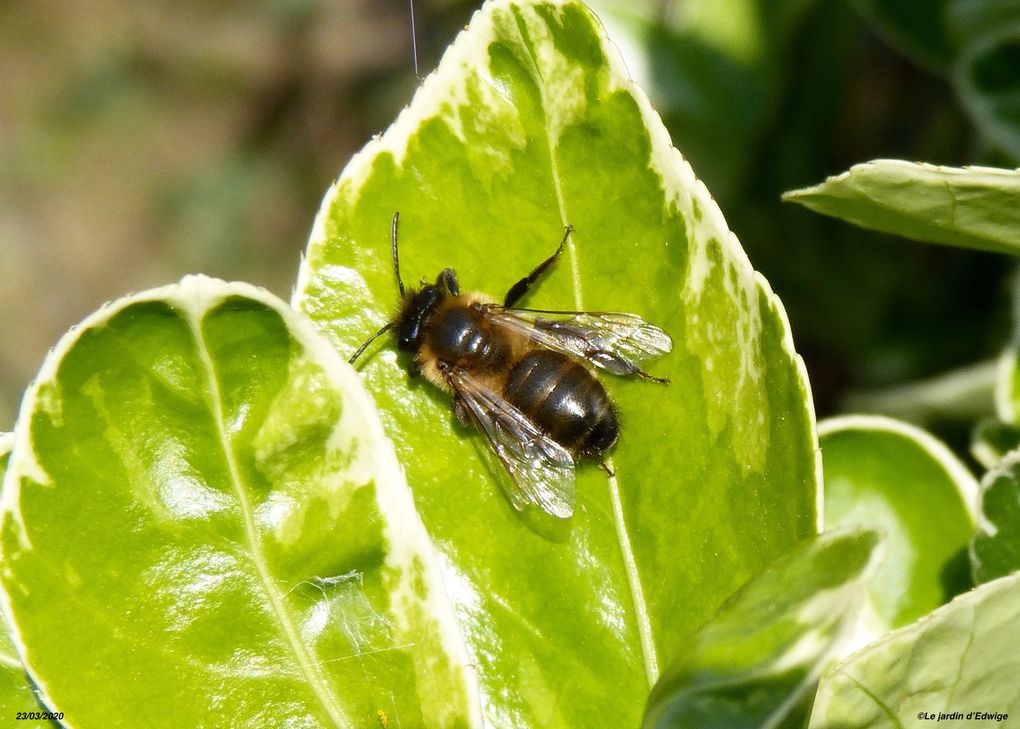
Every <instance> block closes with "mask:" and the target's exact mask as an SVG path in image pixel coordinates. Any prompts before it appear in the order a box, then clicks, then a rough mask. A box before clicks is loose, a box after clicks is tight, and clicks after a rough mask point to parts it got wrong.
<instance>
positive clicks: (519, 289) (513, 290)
mask: <svg viewBox="0 0 1020 729" xmlns="http://www.w3.org/2000/svg"><path fill="white" fill-rule="evenodd" d="M573 230H574V226H572V225H568V226H567V227H566V228H565V229H564V231H563V240H561V241H560V245H559V247H558V248H557V249H556V252H555V253H553V254H552V255H551V256H549V257H548V258H546V259H545V260H544V261H542V262H541V263H540V264H538V266H536V267H535V270H534V271H532V272H531V273H529V274H528V275H527V276H525V277H524V278H522V279H521V280H520V281H518V282H517V283H515V284H514V285H513V286H511V287H510V290H509V291H507V292H506V296H505V297H503V306H505V307H506V308H508V309H509V308H510V307H512V306H513V305H514V304H516V303H517V302H518V301H520V300H521V298H523V296H524V294H526V293H528V289H530V288H531V285H532V284H533V283H535V282H536V281H538V279H539V277H540V276H541V275H542V274H543V273H545V270H546V269H547V268H549V266H551V265H553V264H554V263H556V259H557V258H559V257H560V254H561V253H563V249H564V248H566V246H567V241H568V240H570V234H571V232H572V231H573Z"/></svg>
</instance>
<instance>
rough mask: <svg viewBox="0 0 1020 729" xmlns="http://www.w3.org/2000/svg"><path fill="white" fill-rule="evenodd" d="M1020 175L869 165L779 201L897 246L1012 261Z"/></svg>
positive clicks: (1019, 247)
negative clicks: (952, 249)
mask: <svg viewBox="0 0 1020 729" xmlns="http://www.w3.org/2000/svg"><path fill="white" fill-rule="evenodd" d="M1017 196H1020V172H1018V171H1016V170H1000V169H994V168H990V167H964V168H958V167H937V166H935V165H929V164H922V163H915V162H904V161H902V160H882V159H880V160H875V161H873V162H867V163H865V164H860V165H854V166H853V167H851V168H850V169H849V170H848V171H847V172H844V173H843V174H841V175H837V176H835V177H830V178H828V179H827V180H826V181H825V182H823V183H822V184H820V185H816V186H815V187H808V188H805V189H803V190H794V191H793V192H788V193H786V194H785V195H784V196H783V199H785V200H790V201H792V202H797V203H800V204H801V205H804V206H805V207H807V208H810V209H811V210H814V211H816V212H819V213H823V214H824V215H832V216H833V217H837V218H842V219H843V220H847V221H849V222H851V223H854V224H855V225H859V226H861V227H862V228H870V229H871V230H878V231H882V232H883V233H893V234H895V235H901V236H903V237H904V238H911V239H913V240H919V241H925V242H929V243H941V244H944V245H950V246H959V247H961V248H974V249H977V250H982V251H992V252H995V253H1008V254H1010V255H1014V256H1016V255H1020V239H1018V238H1017V235H1016V231H1017V230H1018V229H1020V206H1017V204H1016V201H1017Z"/></svg>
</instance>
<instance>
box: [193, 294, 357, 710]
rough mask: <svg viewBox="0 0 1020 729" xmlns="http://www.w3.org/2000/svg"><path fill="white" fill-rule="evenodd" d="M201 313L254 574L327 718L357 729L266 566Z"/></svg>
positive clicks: (206, 364) (211, 394)
mask: <svg viewBox="0 0 1020 729" xmlns="http://www.w3.org/2000/svg"><path fill="white" fill-rule="evenodd" d="M200 317H201V312H198V311H192V312H189V314H188V317H187V318H188V323H189V325H190V327H191V330H192V333H193V335H194V337H195V346H196V348H197V349H198V353H199V357H200V358H201V361H202V367H203V369H204V374H205V377H206V385H207V386H206V389H205V395H206V399H207V402H208V405H209V407H210V409H211V410H212V411H213V419H214V420H215V421H216V434H217V437H218V438H219V441H220V447H221V448H222V449H223V454H224V458H225V460H226V463H227V469H228V471H229V473H230V483H231V486H232V487H233V489H234V493H235V494H236V496H237V500H238V503H239V504H240V510H241V514H242V517H243V522H244V536H245V542H246V547H247V550H248V553H249V554H250V555H251V560H252V563H253V564H254V565H255V571H256V573H257V574H258V576H259V581H260V582H261V583H262V588H263V590H264V591H265V594H266V597H267V599H268V600H269V604H270V607H271V608H272V612H273V616H274V617H275V618H276V621H277V623H278V625H279V626H280V630H281V631H282V632H283V635H284V637H285V638H286V642H287V645H288V646H289V647H290V649H291V652H292V653H293V654H294V659H295V661H296V662H297V664H298V667H299V668H300V669H301V672H302V674H303V675H304V677H305V679H306V680H307V682H308V685H309V687H310V688H311V689H312V692H313V693H314V694H315V697H316V698H317V699H318V700H319V703H320V704H321V706H322V708H323V709H324V710H325V712H326V714H327V715H328V716H329V718H330V719H331V720H332V721H333V724H334V725H336V726H337V727H342V729H355V727H354V724H353V723H352V722H351V721H350V719H349V718H348V717H347V715H346V713H345V712H344V710H343V709H342V708H341V706H340V702H339V700H338V698H337V697H336V695H335V694H334V693H333V692H332V690H331V689H330V686H329V683H328V682H327V681H326V678H325V676H323V675H322V672H321V671H320V670H319V668H318V665H317V663H316V662H315V661H314V660H313V658H312V656H311V655H309V652H308V649H307V647H306V646H305V644H304V642H303V641H302V640H301V636H300V632H299V631H298V628H297V626H296V625H295V622H294V618H293V616H292V615H291V614H290V611H289V610H288V609H287V606H286V604H285V602H284V595H283V594H282V593H281V592H280V590H279V588H278V587H277V585H276V582H275V581H274V579H273V576H272V573H271V572H270V570H269V565H268V564H266V561H265V558H264V556H263V554H262V549H261V540H260V539H259V534H258V530H257V529H256V528H255V518H254V510H253V509H252V505H251V502H250V501H249V499H248V493H247V488H246V485H245V484H244V483H243V482H242V480H241V475H240V469H239V468H238V465H237V460H236V457H235V455H234V450H233V447H232V446H231V444H230V439H229V438H228V436H227V432H226V428H225V422H226V421H225V419H224V415H223V397H222V393H221V392H220V386H219V380H218V379H217V377H216V367H215V365H214V364H213V360H212V354H211V353H210V351H209V348H208V346H207V345H206V341H205V336H204V334H203V332H202V330H201V322H200Z"/></svg>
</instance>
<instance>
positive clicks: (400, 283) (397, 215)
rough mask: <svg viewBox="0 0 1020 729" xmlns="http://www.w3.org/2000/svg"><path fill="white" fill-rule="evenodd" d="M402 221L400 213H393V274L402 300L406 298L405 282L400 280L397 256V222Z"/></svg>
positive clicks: (391, 228) (391, 226) (391, 237)
mask: <svg viewBox="0 0 1020 729" xmlns="http://www.w3.org/2000/svg"><path fill="white" fill-rule="evenodd" d="M398 220H400V212H399V211H397V212H395V213H393V223H392V224H391V225H390V240H391V241H393V272H394V273H395V274H397V288H399V289H400V298H404V281H403V280H402V279H401V278H400V257H399V256H398V255H397V221H398Z"/></svg>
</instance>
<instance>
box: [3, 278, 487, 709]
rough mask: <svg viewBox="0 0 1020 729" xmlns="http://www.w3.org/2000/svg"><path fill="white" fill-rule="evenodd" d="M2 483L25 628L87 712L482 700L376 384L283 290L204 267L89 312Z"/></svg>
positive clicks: (60, 685) (37, 652)
mask: <svg viewBox="0 0 1020 729" xmlns="http://www.w3.org/2000/svg"><path fill="white" fill-rule="evenodd" d="M2 505H3V515H2V527H0V536H2V545H3V572H2V575H0V581H2V587H3V591H4V595H3V599H4V600H5V601H6V610H7V612H8V614H9V615H10V616H11V617H12V619H13V628H14V633H13V637H14V641H15V644H16V645H17V646H18V652H19V653H20V654H21V656H22V658H23V660H24V662H25V665H26V666H27V668H28V670H29V672H30V674H31V675H32V677H33V678H34V680H35V681H36V683H37V685H38V686H39V688H40V690H41V695H42V698H43V700H44V701H45V702H46V703H47V704H48V705H49V706H50V707H52V708H53V709H55V710H59V711H62V712H64V714H65V721H66V723H67V724H68V725H70V726H76V727H109V726H149V727H160V726H174V727H180V726H244V725H251V726H302V727H316V726H322V727H364V726H370V725H371V723H372V722H376V721H378V717H379V716H380V712H382V713H383V714H385V715H388V716H393V717H396V716H399V717H401V721H403V722H406V724H408V725H418V726H424V725H428V726H436V727H440V726H446V727H461V726H468V725H472V724H473V722H474V721H475V719H474V717H475V716H476V712H477V709H476V708H475V702H474V701H473V700H472V694H473V688H472V684H471V681H470V678H471V675H470V672H469V670H468V669H467V668H466V666H465V662H466V656H465V654H464V652H463V645H462V644H461V642H460V639H459V634H458V633H457V632H456V628H455V626H454V625H453V614H452V611H450V609H449V603H448V602H447V601H446V599H445V597H444V596H443V593H442V588H441V586H440V584H439V582H438V578H437V567H436V566H435V556H434V554H433V553H432V552H431V551H430V546H429V543H428V540H427V538H426V536H425V533H424V530H423V528H422V525H421V523H420V521H418V519H417V518H416V516H415V512H414V511H413V508H412V500H411V496H410V493H409V491H408V490H407V486H406V483H405V482H404V481H403V479H402V477H401V473H400V469H399V466H398V465H397V462H396V458H395V455H394V453H393V450H392V445H391V444H390V443H389V441H387V440H386V438H385V437H384V436H383V432H382V426H381V424H380V423H379V420H378V416H377V415H376V412H375V410H374V408H373V406H372V403H371V400H370V399H369V397H368V396H367V394H366V393H365V392H364V390H363V388H362V387H361V384H360V382H359V380H358V378H357V376H356V374H355V373H354V371H353V370H352V369H351V368H350V367H349V366H347V365H346V364H345V363H344V362H343V361H342V360H341V359H340V358H339V357H338V356H337V355H336V352H335V351H334V350H333V348H332V347H330V346H329V344H328V343H327V342H326V341H325V340H323V339H322V338H321V337H320V336H319V335H318V334H317V333H316V332H315V331H314V329H313V328H312V327H311V325H310V324H309V323H308V322H307V320H305V319H303V318H302V317H299V316H297V315H296V314H294V313H293V312H292V311H291V310H290V309H288V308H287V307H286V305H285V304H283V303H282V302H280V301H279V300H278V299H276V298H275V297H273V296H271V295H269V294H268V293H266V292H264V291H261V290H259V289H255V288H254V287H251V286H247V285H243V284H224V283H222V282H219V281H214V280H211V279H206V278H201V277H191V278H186V279H185V280H184V281H182V282H181V284H180V285H177V286H171V287H167V288H164V289H157V290H155V291H151V292H147V293H145V294H139V295H137V296H133V297H128V298H126V299H121V300H119V301H117V302H115V303H114V304H112V305H109V306H107V307H105V308H103V309H102V310H100V311H99V312H97V313H96V314H95V315H93V316H92V317H91V318H90V319H88V320H86V321H85V322H84V323H83V324H82V325H80V326H79V327H78V328H76V329H74V330H72V331H71V332H70V333H69V334H68V335H66V336H65V337H64V339H63V340H61V342H60V344H59V345H58V346H57V347H56V349H55V350H54V351H53V352H52V353H51V354H50V356H49V357H48V358H47V360H46V363H45V364H44V366H43V370H42V371H41V373H40V374H39V376H38V377H37V378H36V381H35V384H34V385H33V387H32V389H31V390H30V391H29V393H28V394H27V395H26V398H25V401H24V404H23V407H22V410H21V414H20V417H19V420H18V426H17V430H16V431H15V442H14V449H13V451H12V455H11V461H10V466H9V470H8V472H7V477H6V479H5V481H4V489H3V504H2ZM72 626H73V629H71V628H72Z"/></svg>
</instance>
